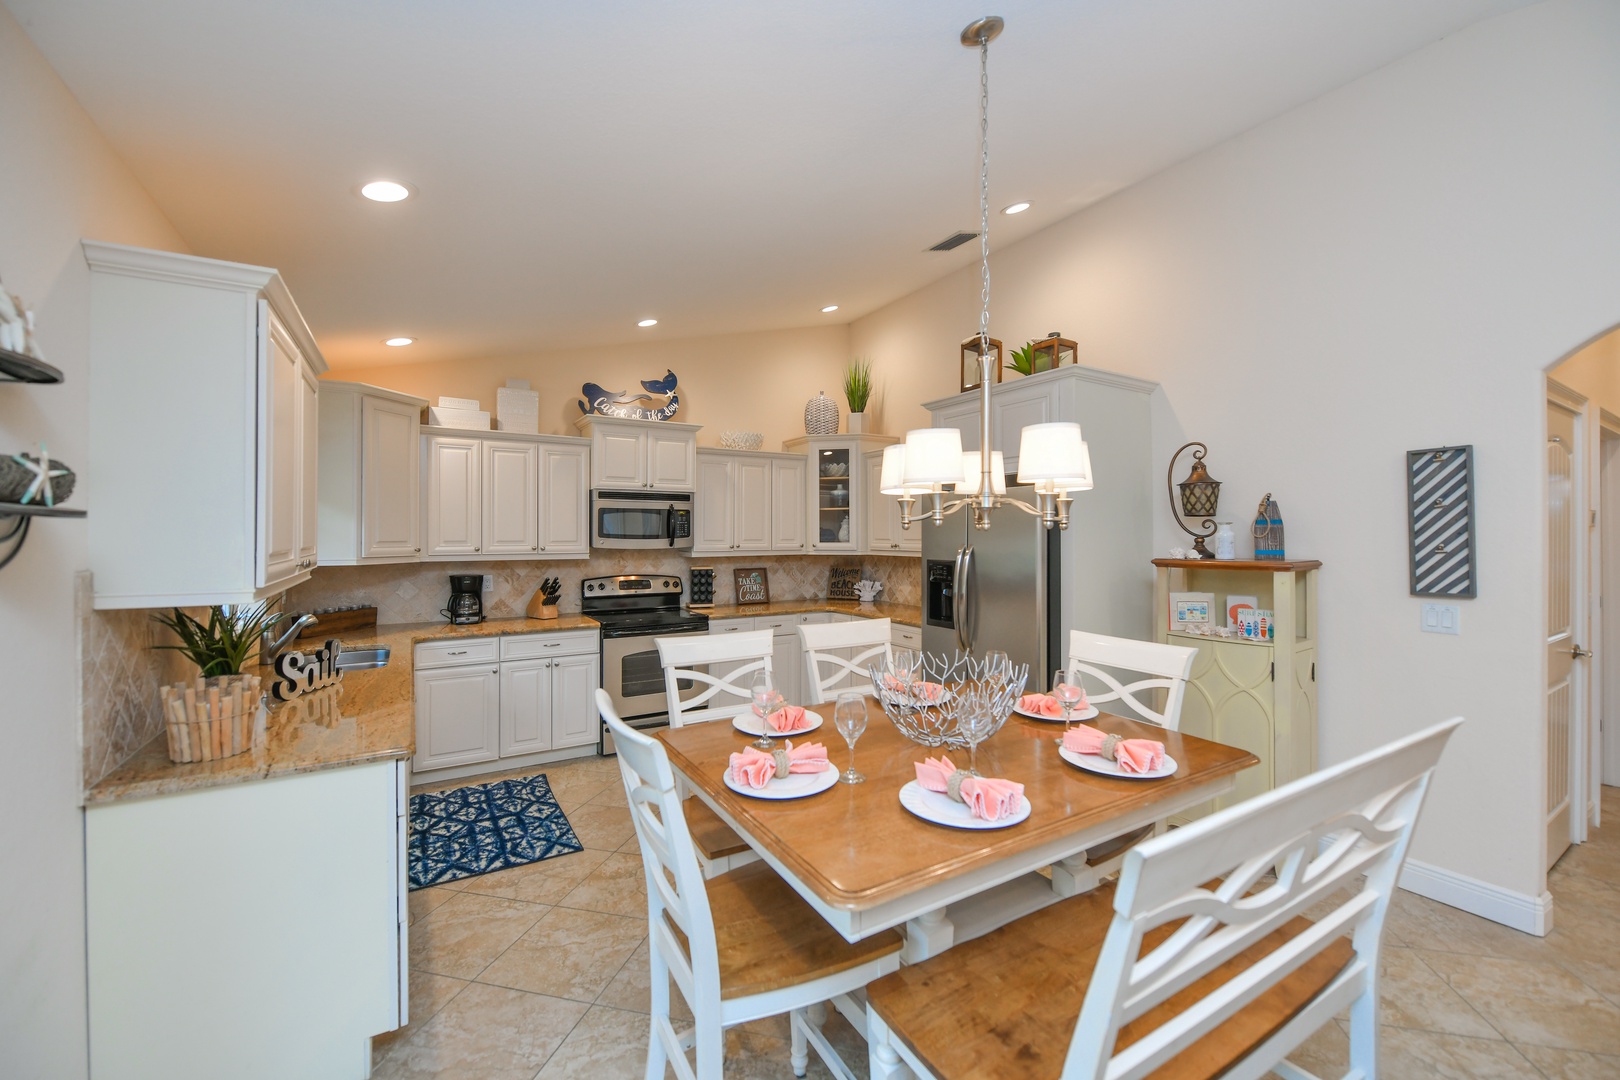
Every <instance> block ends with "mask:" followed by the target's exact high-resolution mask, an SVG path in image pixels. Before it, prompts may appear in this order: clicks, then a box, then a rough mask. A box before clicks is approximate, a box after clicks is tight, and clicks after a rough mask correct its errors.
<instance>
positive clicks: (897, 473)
mask: <svg viewBox="0 0 1620 1080" xmlns="http://www.w3.org/2000/svg"><path fill="white" fill-rule="evenodd" d="M878 490H879V491H881V492H883V494H885V495H926V494H927V493H928V492H929V491H930V490H932V489H931V488H928V487H926V486H923V485H921V484H914V485H912V486H910V487H907V486H906V447H905V444H904V443H895V444H894V445H893V446H885V447H884V448H883V474H882V476H881V477H880V478H879V480H878Z"/></svg>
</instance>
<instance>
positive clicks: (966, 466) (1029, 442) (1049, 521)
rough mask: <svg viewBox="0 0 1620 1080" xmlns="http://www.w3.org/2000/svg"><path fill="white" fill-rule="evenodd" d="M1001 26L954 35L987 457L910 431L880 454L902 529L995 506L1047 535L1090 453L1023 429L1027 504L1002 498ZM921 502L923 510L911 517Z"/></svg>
mask: <svg viewBox="0 0 1620 1080" xmlns="http://www.w3.org/2000/svg"><path fill="white" fill-rule="evenodd" d="M1005 25H1006V24H1005V22H1004V21H1003V20H1002V19H1001V18H999V17H998V16H995V15H987V16H985V17H984V18H982V19H978V20H976V21H975V22H972V23H969V24H968V26H967V28H966V29H964V30H963V31H962V36H961V41H962V44H963V45H965V46H967V47H968V48H977V49H978V50H979V281H980V289H979V333H978V335H977V337H978V339H979V350H978V352H979V446H980V447H981V448H984V449H990V450H991V452H990V453H980V452H978V451H969V452H967V453H963V451H962V433H961V432H960V431H959V430H957V429H956V428H918V429H916V430H914V431H908V432H906V441H905V442H904V443H902V444H899V445H895V446H890V447H887V448H885V449H884V451H883V471H882V474H881V477H880V480H879V485H878V486H879V489H880V490H881V491H882V492H883V494H885V495H898V496H899V497H900V513H901V516H900V524H901V527H902V528H906V529H909V528H911V524H912V522H914V521H924V520H932V521H933V522H934V524H936V525H938V524H941V523H942V522H944V520H945V515H946V514H954V513H956V512H957V511H958V510H962V509H971V510H972V511H973V525H974V528H978V529H988V528H989V527H990V511H992V510H994V509H996V508H997V507H1000V506H1016V507H1017V508H1018V509H1020V510H1023V511H1024V512H1026V513H1029V514H1034V515H1035V516H1037V517H1039V518H1040V519H1041V521H1042V522H1043V523H1044V524H1045V525H1046V527H1047V528H1048V529H1050V528H1051V527H1052V526H1053V525H1056V526H1057V527H1058V528H1060V529H1067V528H1068V527H1069V508H1070V506H1071V505H1072V504H1073V502H1074V499H1073V498H1072V496H1071V492H1075V491H1088V490H1090V488H1091V452H1090V450H1089V449H1088V448H1087V446H1086V443H1085V440H1084V439H1082V438H1081V436H1080V425H1079V424H1071V423H1058V424H1031V425H1029V426H1028V427H1026V428H1024V430H1023V432H1022V434H1021V435H1020V437H1019V443H1018V483H1020V484H1026V485H1030V486H1032V487H1033V488H1034V492H1035V501H1034V503H1033V504H1031V503H1030V502H1028V501H1026V500H1025V499H1021V498H1015V497H1012V496H1009V495H1008V494H1007V481H1006V476H1007V473H1006V468H1005V466H1004V465H1003V463H1002V453H1001V451H999V450H994V449H992V447H993V444H992V442H991V433H990V390H991V385H992V384H993V383H994V381H995V380H994V378H993V376H994V375H995V369H994V368H993V367H992V366H991V365H993V364H1000V363H1001V356H1000V352H999V350H995V349H993V348H992V347H991V344H990V343H991V337H990V42H991V41H993V40H994V39H995V37H996V36H997V35H998V34H1000V33H1001V31H1002V28H1003V27H1004V26H1005ZM969 340H970V341H971V340H972V339H969ZM947 489H948V490H947ZM947 494H949V495H950V496H951V497H950V498H949V499H947V497H946V496H947ZM924 499H926V500H927V503H926V505H924V506H923V507H922V509H921V510H920V511H918V502H919V501H921V500H924ZM914 511H918V512H915V513H914Z"/></svg>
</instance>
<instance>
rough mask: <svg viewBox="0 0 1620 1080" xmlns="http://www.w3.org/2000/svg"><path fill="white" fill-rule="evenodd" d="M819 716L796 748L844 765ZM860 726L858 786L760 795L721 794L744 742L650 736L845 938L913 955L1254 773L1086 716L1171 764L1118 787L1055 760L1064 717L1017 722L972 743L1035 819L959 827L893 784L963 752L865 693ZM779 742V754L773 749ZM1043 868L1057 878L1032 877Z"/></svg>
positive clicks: (1022, 909)
mask: <svg viewBox="0 0 1620 1080" xmlns="http://www.w3.org/2000/svg"><path fill="white" fill-rule="evenodd" d="M811 708H812V710H813V711H814V712H816V713H817V714H819V715H820V716H821V717H822V718H823V720H824V721H825V722H824V723H823V724H822V725H821V726H820V727H819V728H817V729H816V730H815V731H813V732H810V733H808V734H807V735H800V736H793V737H792V739H793V741H794V742H795V743H798V742H820V743H822V744H824V745H825V746H826V747H827V752H828V758H829V759H830V760H831V761H832V762H833V763H834V764H836V765H838V766H839V767H840V768H843V767H845V766H846V765H847V764H848V761H849V751H848V749H847V747H846V745H845V743H844V740H843V738H842V737H841V736H840V735H839V734H838V733H837V731H836V730H835V729H834V727H833V723H832V717H833V706H832V705H831V704H827V705H822V706H814V707H811ZM866 709H867V728H866V732H865V734H863V735H862V736H861V737H860V739H859V741H858V742H857V744H856V749H855V767H856V768H857V769H858V770H859V771H860V772H862V773H864V774H865V775H866V781H865V782H864V783H859V784H843V783H840V784H836V785H834V786H833V787H832V788H830V789H828V790H826V791H822V792H819V793H817V794H815V795H811V796H807V797H805V798H801V799H787V800H779V801H778V800H768V799H759V798H753V797H750V796H747V795H741V794H738V793H737V792H735V791H733V790H731V789H730V788H729V787H727V786H726V783H725V779H724V774H725V772H726V769H727V766H728V763H729V761H730V757H731V755H732V754H733V753H735V752H737V751H739V750H742V749H743V748H744V747H745V746H747V745H748V743H749V741H750V736H747V735H744V734H743V733H741V732H739V731H737V730H736V729H735V728H734V727H733V726H732V725H731V724H730V723H729V722H726V721H712V722H709V723H703V724H690V725H687V726H685V727H680V728H669V729H665V730H662V731H659V732H657V733H656V736H657V738H658V739H660V740H661V741H662V742H663V743H664V745H665V747H666V749H667V750H668V752H669V760H670V764H671V765H672V766H673V767H674V768H675V770H676V771H677V772H678V773H679V774H680V775H681V776H682V777H683V778H684V780H685V782H686V784H687V785H688V787H689V788H690V790H691V791H692V792H693V793H694V794H695V795H696V796H697V797H698V798H700V799H702V800H703V801H704V802H705V803H706V804H708V805H709V806H710V807H711V808H712V809H713V810H714V812H715V813H716V814H718V815H719V816H720V817H721V819H722V820H724V821H725V822H726V823H727V824H729V825H730V826H731V827H732V828H733V829H735V830H736V831H737V833H738V834H739V835H740V836H741V837H742V838H743V839H744V840H745V841H746V842H747V843H748V845H749V846H750V847H751V848H753V849H754V850H755V851H756V852H758V853H759V855H760V857H761V858H763V859H764V860H765V861H766V862H767V863H769V864H770V865H771V866H772V867H773V868H774V869H775V870H776V872H777V873H778V874H780V875H781V876H782V879H783V880H784V881H786V882H787V883H788V884H789V885H791V886H792V887H793V889H794V891H796V892H797V893H798V894H799V895H800V896H802V897H803V898H804V899H805V901H806V902H807V903H809V904H810V906H811V907H813V908H815V909H816V911H818V912H819V913H820V914H821V916H822V917H823V918H825V919H826V920H827V922H828V923H829V924H831V925H832V926H833V927H834V928H835V929H836V930H837V931H838V932H839V933H840V934H842V935H843V936H844V937H845V938H846V939H848V940H849V941H859V940H861V939H862V938H865V937H868V936H869V935H871V934H875V933H877V932H879V931H880V930H885V929H888V928H890V927H896V926H904V927H905V934H906V949H905V953H904V954H903V955H904V957H905V959H906V960H907V961H909V962H913V963H914V962H916V961H919V960H923V959H926V958H927V957H929V956H933V955H935V954H937V953H939V952H942V951H944V950H945V949H948V948H950V947H951V945H952V944H953V943H955V942H958V941H967V940H971V939H972V938H975V937H978V936H980V935H981V934H985V933H988V932H989V931H991V930H993V929H995V928H996V927H998V926H1002V925H1005V924H1006V923H1008V922H1011V921H1013V920H1014V919H1017V918H1020V917H1022V916H1023V915H1027V914H1029V913H1030V912H1033V911H1037V910H1039V909H1040V908H1042V907H1045V906H1046V905H1048V904H1051V903H1055V902H1056V901H1058V900H1060V899H1062V898H1063V897H1065V896H1072V895H1074V894H1075V893H1078V892H1083V891H1085V890H1087V889H1089V888H1091V887H1093V885H1094V884H1095V882H1094V880H1093V878H1094V873H1093V872H1091V871H1090V869H1089V868H1088V867H1087V865H1086V851H1087V849H1088V848H1093V847H1096V846H1097V845H1099V844H1102V843H1104V842H1105V841H1108V840H1110V839H1112V838H1115V837H1119V836H1123V835H1125V834H1128V833H1130V832H1132V831H1134V830H1138V829H1140V828H1142V827H1143V826H1146V825H1149V824H1151V823H1153V822H1156V821H1161V820H1164V819H1166V818H1168V817H1170V816H1171V815H1173V814H1176V813H1179V812H1181V811H1184V810H1187V809H1190V808H1192V807H1194V806H1197V805H1198V804H1199V803H1202V802H1205V801H1206V800H1209V799H1212V798H1214V797H1216V796H1218V795H1221V794H1224V793H1225V792H1227V791H1229V790H1230V789H1231V788H1232V786H1233V783H1234V780H1235V778H1236V776H1237V774H1238V773H1239V772H1241V771H1242V770H1244V769H1246V768H1249V767H1250V766H1252V765H1257V764H1259V760H1260V759H1259V758H1257V757H1255V756H1254V755H1253V754H1251V753H1249V752H1248V751H1246V750H1241V749H1239V748H1237V747H1233V746H1225V745H1223V744H1221V743H1216V742H1210V741H1209V740H1207V739H1200V738H1196V737H1194V736H1191V735H1183V734H1179V733H1177V732H1173V731H1166V730H1164V729H1163V728H1160V727H1156V726H1153V725H1150V724H1143V723H1138V722H1135V721H1132V720H1128V719H1126V718H1124V717H1119V716H1113V715H1110V714H1107V713H1104V714H1102V715H1101V716H1098V717H1097V718H1095V719H1093V720H1089V721H1087V723H1089V724H1091V725H1092V726H1093V727H1097V728H1100V729H1101V730H1103V731H1105V732H1109V733H1117V734H1120V735H1124V736H1127V737H1130V738H1147V739H1157V740H1159V741H1161V742H1163V743H1164V744H1165V752H1166V753H1167V754H1168V755H1169V756H1170V757H1173V758H1174V759H1175V760H1176V763H1177V766H1178V767H1177V769H1176V772H1175V774H1174V775H1173V776H1168V777H1164V778H1162V779H1156V780H1124V779H1114V778H1112V777H1107V776H1101V775H1098V774H1096V773H1091V772H1087V771H1085V770H1082V769H1080V768H1078V767H1076V766H1074V765H1071V764H1069V763H1068V762H1066V761H1064V760H1063V759H1062V758H1061V757H1059V756H1058V737H1059V736H1061V734H1062V731H1063V725H1062V724H1061V723H1043V722H1041V721H1037V720H1029V719H1026V718H1024V717H1022V716H1019V715H1017V714H1013V715H1012V716H1011V717H1009V719H1008V721H1007V723H1006V724H1005V726H1003V727H1002V729H1001V730H1000V731H999V732H997V733H996V734H995V735H994V736H992V737H991V738H990V739H988V740H986V741H985V742H984V743H982V744H980V746H979V750H978V767H979V772H980V773H981V774H983V775H985V776H995V777H1002V778H1004V779H1008V780H1016V781H1018V782H1019V783H1021V784H1023V785H1024V795H1025V797H1027V798H1028V799H1029V802H1030V815H1029V817H1028V818H1027V819H1026V820H1024V821H1021V822H1019V823H1018V824H1016V825H1011V826H1008V827H1006V828H1001V829H972V830H970V829H957V828H950V827H947V826H943V825H936V824H933V823H931V822H928V821H924V820H922V819H921V818H918V817H916V816H914V815H913V814H912V813H911V812H910V811H908V810H906V809H905V808H903V807H902V806H901V805H900V789H901V788H902V787H903V786H904V785H905V784H906V783H907V782H909V781H911V780H914V779H916V769H915V763H917V762H919V761H921V760H923V758H924V757H928V756H938V755H940V754H942V753H949V755H950V757H951V759H952V760H953V761H954V762H955V763H956V764H957V765H958V766H959V767H962V768H966V767H967V764H968V755H967V752H966V751H946V750H943V749H940V750H935V749H929V748H927V747H924V746H920V745H918V744H917V743H914V742H912V741H911V740H909V739H908V738H906V737H905V735H903V734H902V733H901V732H900V730H899V729H898V728H896V727H895V726H894V724H893V723H891V722H890V721H889V719H888V717H887V716H886V715H885V714H884V710H883V706H882V704H881V703H880V702H879V701H878V700H877V699H876V698H874V697H871V696H868V697H867V699H866ZM778 745H781V743H780V740H779V743H778ZM1044 868H1050V876H1049V877H1048V876H1047V875H1046V874H1042V873H1039V871H1041V870H1042V869H1044Z"/></svg>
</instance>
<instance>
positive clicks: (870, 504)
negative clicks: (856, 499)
mask: <svg viewBox="0 0 1620 1080" xmlns="http://www.w3.org/2000/svg"><path fill="white" fill-rule="evenodd" d="M861 460H862V462H863V469H864V475H863V477H862V484H863V486H864V487H865V489H866V529H865V530H864V535H865V537H866V541H865V550H866V551H867V553H868V554H872V555H921V554H922V529H923V527H922V525H921V524H913V525H912V527H911V528H909V529H907V528H905V527H904V526H903V525H902V523H901V517H902V514H901V509H900V497H899V496H898V495H885V494H883V484H882V480H883V451H882V450H868V451H867V452H866V453H864V454H862V455H861ZM917 508H918V509H920V508H921V504H920V503H919V504H918V507H917Z"/></svg>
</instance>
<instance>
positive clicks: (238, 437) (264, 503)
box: [82, 240, 326, 608]
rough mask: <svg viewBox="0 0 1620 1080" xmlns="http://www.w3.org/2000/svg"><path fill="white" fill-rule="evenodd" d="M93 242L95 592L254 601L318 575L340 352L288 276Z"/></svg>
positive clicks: (107, 602) (176, 600)
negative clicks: (329, 398) (320, 427)
mask: <svg viewBox="0 0 1620 1080" xmlns="http://www.w3.org/2000/svg"><path fill="white" fill-rule="evenodd" d="M83 250H84V255H85V259H86V261H87V262H88V263H89V265H90V271H91V273H90V335H89V337H90V363H89V364H88V367H87V372H88V376H87V377H88V387H89V389H88V397H89V413H90V417H89V424H88V444H89V445H88V450H87V460H86V462H85V466H84V468H83V470H82V473H83V475H85V476H88V477H91V478H93V482H94V488H95V491H94V496H95V513H94V514H93V515H91V517H90V518H89V521H88V525H87V528H88V532H89V538H88V542H89V567H90V569H91V570H92V571H94V574H95V578H94V582H95V586H94V587H95V599H94V603H95V606H96V607H98V608H130V607H141V608H151V607H166V606H169V605H200V604H214V603H220V604H236V603H246V602H251V601H253V600H257V599H262V598H264V597H266V596H268V595H271V594H273V593H276V592H280V591H282V590H284V589H286V588H288V587H290V586H292V585H295V584H297V583H298V582H299V581H301V580H304V579H305V578H307V577H308V575H309V572H310V571H311V570H312V569H313V568H314V565H315V561H316V557H317V546H318V545H317V537H316V532H315V529H316V523H315V522H314V521H310V522H308V523H307V526H306V522H305V520H304V519H305V517H306V516H308V511H309V508H310V507H311V506H312V505H313V504H312V495H311V490H310V485H312V484H314V483H315V469H316V467H317V463H318V457H319V455H318V452H316V451H315V449H314V443H315V442H316V441H317V440H318V431H315V430H312V429H314V428H315V426H316V425H317V424H318V423H319V408H318V403H319V398H320V393H319V384H318V382H316V377H317V376H319V375H320V374H321V373H322V372H324V371H325V370H326V361H325V360H324V359H322V357H321V353H320V349H319V348H318V347H317V346H316V344H315V339H314V337H313V336H312V335H311V334H310V332H309V328H308V326H307V325H305V323H304V320H303V317H302V316H301V315H300V314H299V313H298V308H297V305H295V304H294V303H293V301H292V297H291V295H290V294H288V292H287V288H286V285H285V284H284V283H283V282H282V280H281V278H280V276H279V275H278V274H277V273H276V272H275V271H274V270H270V269H266V268H264V267H257V266H245V265H242V264H240V263H228V262H220V261H218V260H214V259H199V258H195V257H193V256H189V255H175V254H171V253H169V252H161V251H148V250H144V249H140V248H130V247H123V246H120V245H117V244H103V243H98V242H95V241H89V240H87V241H85V242H84V243H83ZM177 462H180V463H184V468H183V469H181V470H180V471H178V472H177V469H179V466H177V464H176V463H177ZM182 474H183V475H182ZM177 485H178V486H177ZM182 489H183V490H184V491H185V492H189V493H192V494H191V496H190V497H184V498H180V497H177V496H176V492H177V491H179V490H182Z"/></svg>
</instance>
